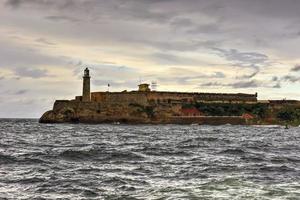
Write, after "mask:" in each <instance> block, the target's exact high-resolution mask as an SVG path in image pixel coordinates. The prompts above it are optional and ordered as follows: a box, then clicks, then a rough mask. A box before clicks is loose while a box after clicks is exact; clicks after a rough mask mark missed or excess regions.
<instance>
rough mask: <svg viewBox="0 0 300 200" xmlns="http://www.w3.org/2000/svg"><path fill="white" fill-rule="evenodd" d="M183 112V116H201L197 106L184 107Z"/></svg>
mask: <svg viewBox="0 0 300 200" xmlns="http://www.w3.org/2000/svg"><path fill="white" fill-rule="evenodd" d="M181 113H182V115H183V116H191V117H192V116H200V115H201V112H200V111H199V110H198V109H197V108H182V109H181Z"/></svg>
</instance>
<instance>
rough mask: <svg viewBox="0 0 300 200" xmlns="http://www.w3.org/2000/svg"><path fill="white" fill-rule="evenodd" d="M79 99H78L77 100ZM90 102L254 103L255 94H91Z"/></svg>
mask: <svg viewBox="0 0 300 200" xmlns="http://www.w3.org/2000/svg"><path fill="white" fill-rule="evenodd" d="M77 99H80V98H77ZM91 101H92V102H98V103H105V104H140V105H148V104H172V105H175V104H183V103H191V102H224V103H256V102H257V95H256V94H242V93H237V94H222V93H186V92H156V91H147V92H142V91H132V92H93V93H91Z"/></svg>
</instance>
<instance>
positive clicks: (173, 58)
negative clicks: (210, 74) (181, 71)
mask: <svg viewBox="0 0 300 200" xmlns="http://www.w3.org/2000/svg"><path fill="white" fill-rule="evenodd" d="M150 58H151V59H152V60H153V61H155V62H157V63H158V64H160V65H188V66H200V65H204V64H207V63H205V62H203V61H201V60H197V59H194V58H188V57H183V56H180V55H177V54H172V53H154V54H152V55H150Z"/></svg>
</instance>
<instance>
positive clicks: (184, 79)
mask: <svg viewBox="0 0 300 200" xmlns="http://www.w3.org/2000/svg"><path fill="white" fill-rule="evenodd" d="M182 71H184V70H182ZM225 77H226V76H225V74H224V73H222V72H215V73H213V74H199V73H198V75H194V76H182V75H181V76H180V75H179V74H178V75H170V76H168V77H166V76H165V77H160V76H158V77H156V79H157V80H158V81H159V82H175V83H177V84H187V83H189V82H191V81H201V80H202V79H221V78H225Z"/></svg>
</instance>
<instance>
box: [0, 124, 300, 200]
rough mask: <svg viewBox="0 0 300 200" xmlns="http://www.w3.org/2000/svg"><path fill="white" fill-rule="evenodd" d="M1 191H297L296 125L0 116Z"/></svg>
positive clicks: (111, 195) (189, 194)
mask: <svg viewBox="0 0 300 200" xmlns="http://www.w3.org/2000/svg"><path fill="white" fill-rule="evenodd" d="M0 136H1V138H0V199H13V200H15V199H72V200H73V199H122V200H123V199H153V200H154V199H157V200H158V199H160V200H163V199H168V200H169V199H272V200H273V199H278V200H279V199H280V200H282V199H289V200H292V199H295V200H296V199H300V128H296V127H295V128H290V129H288V130H286V129H284V128H283V127H276V126H274V127H263V126H231V125H224V126H204V125H203V126H199V125H191V126H182V125H122V124H120V125H112V124H101V125H87V124H39V123H38V121H37V120H29V119H27V120H26V119H2V120H0Z"/></svg>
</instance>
